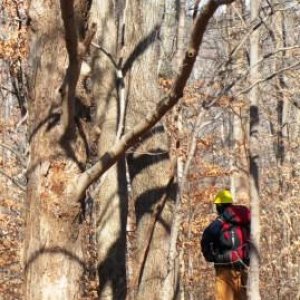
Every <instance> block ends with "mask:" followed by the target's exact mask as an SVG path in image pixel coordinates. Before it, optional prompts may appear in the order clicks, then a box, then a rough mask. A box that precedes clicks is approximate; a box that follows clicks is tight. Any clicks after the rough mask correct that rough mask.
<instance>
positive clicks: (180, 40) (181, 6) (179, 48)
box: [175, 0, 186, 68]
mask: <svg viewBox="0 0 300 300" xmlns="http://www.w3.org/2000/svg"><path fill="white" fill-rule="evenodd" d="M177 3H178V7H177V12H176V13H177V15H178V25H177V36H176V56H175V57H176V68H178V67H180V64H181V62H182V59H183V56H184V47H185V37H186V34H185V3H186V0H179V1H177Z"/></svg>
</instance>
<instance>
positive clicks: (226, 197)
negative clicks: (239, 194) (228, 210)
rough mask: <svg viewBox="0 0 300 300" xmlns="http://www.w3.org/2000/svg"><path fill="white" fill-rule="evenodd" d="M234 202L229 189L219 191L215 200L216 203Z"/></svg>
mask: <svg viewBox="0 0 300 300" xmlns="http://www.w3.org/2000/svg"><path fill="white" fill-rule="evenodd" d="M232 202H233V198H232V195H231V193H230V191H228V190H223V191H220V192H218V194H217V196H216V197H215V200H214V204H228V203H232Z"/></svg>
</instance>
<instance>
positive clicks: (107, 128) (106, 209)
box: [89, 1, 127, 299]
mask: <svg viewBox="0 0 300 300" xmlns="http://www.w3.org/2000/svg"><path fill="white" fill-rule="evenodd" d="M116 2H117V1H93V3H92V7H91V12H90V19H89V22H90V24H92V23H96V24H97V28H98V30H97V33H96V36H95V42H96V44H97V45H98V46H100V48H96V49H95V50H94V51H93V52H92V56H93V59H92V62H93V63H92V74H91V79H92V94H93V97H94V99H95V102H96V105H97V126H98V133H99V135H100V136H99V137H98V155H99V156H101V155H103V154H104V153H105V152H106V151H108V150H109V149H110V148H111V147H112V145H114V143H115V142H116V141H117V131H118V124H119V122H120V106H119V104H120V102H119V101H120V94H118V93H117V80H116V77H117V68H118V66H117V65H118V56H117V50H118V43H117V41H118V40H119V39H120V40H122V38H121V37H119V36H117V32H118V30H117V29H118V27H117V24H118V23H117V22H119V21H120V19H122V18H121V14H122V7H117V4H118V5H120V3H121V2H122V1H119V3H116ZM115 18H117V19H115ZM124 182H125V172H124V163H123V159H120V161H119V162H118V163H117V165H115V166H113V167H112V168H111V169H109V170H108V171H107V172H106V174H104V176H102V178H101V181H100V182H99V183H98V185H100V186H99V187H98V188H97V195H96V220H97V223H96V238H97V254H98V274H99V290H98V294H99V298H100V299H124V298H125V295H126V272H125V270H126V269H125V250H126V247H125V241H126V239H125V222H126V214H127V192H126V186H125V184H124ZM124 186H125V188H124Z"/></svg>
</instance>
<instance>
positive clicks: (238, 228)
mask: <svg viewBox="0 0 300 300" xmlns="http://www.w3.org/2000/svg"><path fill="white" fill-rule="evenodd" d="M248 211H249V210H248V209H247V208H246V207H244V206H234V207H232V208H231V210H229V211H227V212H226V214H225V215H223V216H222V217H221V218H220V221H221V231H220V236H219V247H220V250H221V251H222V252H223V253H225V252H227V251H230V252H231V255H230V261H231V262H232V263H234V262H237V261H241V260H242V261H243V262H244V263H246V264H248V263H249V252H250V251H249V250H250V220H249V222H248V220H247V219H245V218H247V214H248Z"/></svg>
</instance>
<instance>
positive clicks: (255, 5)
mask: <svg viewBox="0 0 300 300" xmlns="http://www.w3.org/2000/svg"><path fill="white" fill-rule="evenodd" d="M260 5H261V2H260V0H253V1H251V4H250V6H251V20H253V21H254V20H256V19H257V18H258V16H259V11H260ZM259 56H260V34H259V28H258V29H256V30H255V31H254V32H253V33H252V35H251V37H250V68H251V70H250V81H251V83H252V84H253V83H254V82H256V81H257V80H258V79H259V67H258V64H257V62H258V60H259ZM249 96H250V140H249V143H250V176H249V177H250V207H251V239H252V243H253V247H252V251H251V265H250V274H249V275H250V276H249V278H250V281H249V283H250V284H249V289H248V292H249V299H251V300H259V299H260V290H259V263H260V262H259V249H260V248H259V244H260V200H259V181H260V178H259V171H260V170H259V167H260V161H259V160H260V151H261V146H260V140H259V130H260V128H259V126H260V122H259V117H260V116H259V86H258V85H256V86H254V87H253V88H252V89H251V90H250V95H249Z"/></svg>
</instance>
